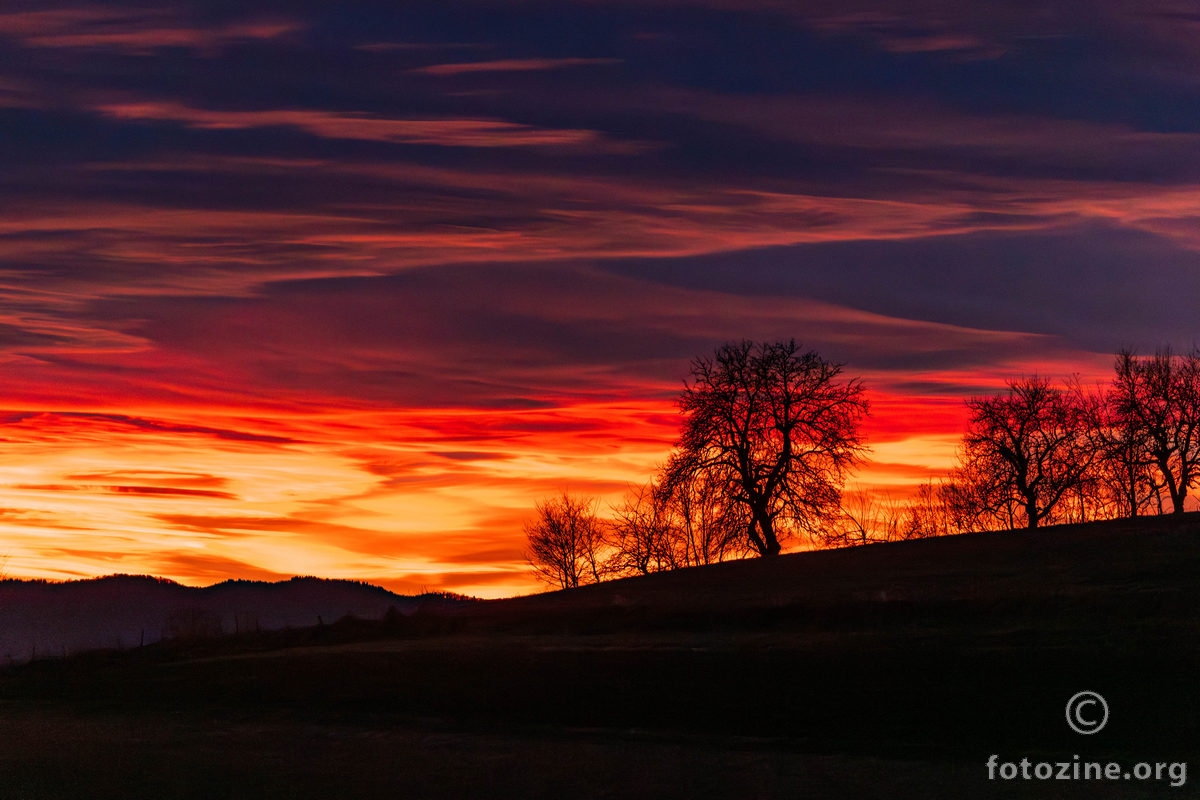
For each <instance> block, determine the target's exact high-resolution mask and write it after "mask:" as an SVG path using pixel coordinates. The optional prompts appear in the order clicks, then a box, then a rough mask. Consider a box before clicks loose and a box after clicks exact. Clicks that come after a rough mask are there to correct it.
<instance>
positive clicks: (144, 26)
mask: <svg viewBox="0 0 1200 800" xmlns="http://www.w3.org/2000/svg"><path fill="white" fill-rule="evenodd" d="M302 28H303V25H301V24H300V23H297V22H295V21H290V20H281V19H274V20H272V19H257V20H239V21H231V22H228V23H224V24H216V25H212V24H203V23H198V22H193V21H191V20H189V19H188V18H187V16H186V15H184V14H181V13H179V11H178V10H171V9H169V8H164V9H157V10H152V9H146V8H136V7H128V8H121V7H109V8H104V7H101V6H91V7H88V6H77V7H75V8H66V9H45V10H36V11H15V12H8V13H4V12H0V36H9V37H12V38H14V39H17V40H18V41H19V42H21V44H23V45H25V46H26V47H36V48H67V49H90V50H107V51H114V50H115V51H123V52H132V53H148V52H152V51H154V50H156V49H162V48H188V49H192V50H197V51H202V52H203V51H213V50H214V49H216V48H221V47H224V46H227V45H231V44H237V43H239V42H247V41H264V40H271V39H277V38H279V37H282V36H286V35H288V34H291V33H295V32H297V31H299V30H301V29H302Z"/></svg>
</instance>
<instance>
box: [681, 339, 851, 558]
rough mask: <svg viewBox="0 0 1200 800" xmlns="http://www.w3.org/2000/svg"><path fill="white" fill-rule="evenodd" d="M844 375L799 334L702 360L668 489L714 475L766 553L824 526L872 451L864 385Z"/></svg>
mask: <svg viewBox="0 0 1200 800" xmlns="http://www.w3.org/2000/svg"><path fill="white" fill-rule="evenodd" d="M841 371H842V365H841V364H837V363H834V362H831V361H826V360H825V359H823V358H821V356H819V355H818V354H817V353H815V352H812V351H809V352H801V351H800V349H799V346H798V345H797V344H796V342H795V341H794V340H793V341H789V342H774V343H765V342H764V343H762V344H755V343H753V342H749V341H744V342H741V343H740V344H727V345H725V346H723V347H721V348H720V349H718V350H717V351H716V353H715V355H714V356H713V357H712V358H698V359H696V360H695V361H694V362H692V369H691V382H690V383H688V384H687V385H686V386H685V389H684V392H683V395H682V396H681V397H680V400H679V406H680V411H681V412H682V414H683V416H684V422H683V431H682V434H681V436H680V439H679V442H678V444H677V449H676V452H675V453H674V454H673V455H672V457H671V460H670V462H669V463H668V465H667V467H666V470H665V473H664V475H665V481H664V485H665V487H666V488H667V490H668V491H674V489H675V487H676V486H678V485H680V484H681V483H682V482H683V481H686V480H692V479H694V477H695V476H697V475H704V476H706V478H707V479H708V480H710V481H711V483H712V486H713V487H714V488H715V489H717V490H719V491H720V492H721V493H722V494H723V495H724V496H725V497H726V498H727V499H729V500H730V501H732V502H734V503H737V504H740V505H742V506H743V507H744V509H745V511H746V514H745V517H746V519H747V523H746V530H745V533H746V536H747V538H748V540H749V542H750V544H751V545H752V546H753V548H754V550H755V551H757V552H758V553H759V554H760V555H764V556H766V555H775V554H778V553H779V552H780V550H781V545H780V541H779V540H780V536H781V534H784V533H786V532H787V531H788V530H789V529H796V530H801V531H805V532H808V533H813V532H816V531H817V530H819V529H820V527H821V525H822V524H823V523H824V522H826V521H827V520H829V519H831V518H833V517H834V516H836V515H837V513H838V511H839V508H840V501H841V488H842V485H843V484H844V483H845V477H846V474H847V472H848V471H849V470H850V469H851V468H853V467H854V466H856V465H857V464H858V463H859V461H860V460H861V456H862V452H863V451H864V450H865V446H864V444H863V440H862V435H861V432H860V423H861V421H862V419H863V417H864V416H865V415H866V413H867V400H866V398H865V397H864V393H863V387H862V382H861V381H859V380H858V379H851V380H846V381H842V380H839V376H840V375H841ZM780 523H782V526H781V524H780Z"/></svg>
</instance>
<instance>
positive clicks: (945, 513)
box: [900, 480, 959, 539]
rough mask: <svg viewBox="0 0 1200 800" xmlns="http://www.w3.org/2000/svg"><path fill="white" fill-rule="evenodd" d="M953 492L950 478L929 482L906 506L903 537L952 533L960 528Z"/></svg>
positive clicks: (912, 537)
mask: <svg viewBox="0 0 1200 800" xmlns="http://www.w3.org/2000/svg"><path fill="white" fill-rule="evenodd" d="M950 495H951V491H950V490H949V488H948V487H947V484H946V481H939V482H938V483H936V484H935V483H934V482H933V481H932V480H929V481H925V482H924V483H922V484H921V485H920V486H918V487H917V493H916V495H915V496H913V497H912V498H911V499H910V500H909V501H908V503H907V504H906V505H905V507H904V513H903V515H902V516H901V518H900V537H901V538H902V539H923V538H926V537H929V536H948V535H949V534H951V533H957V532H958V531H959V528H958V526H957V524H956V522H955V519H954V512H953V509H952V501H951V499H950Z"/></svg>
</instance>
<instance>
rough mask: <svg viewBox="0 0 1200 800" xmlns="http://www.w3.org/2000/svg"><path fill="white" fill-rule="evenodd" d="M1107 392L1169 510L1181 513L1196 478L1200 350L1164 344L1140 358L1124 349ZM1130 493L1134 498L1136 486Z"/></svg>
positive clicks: (1118, 421)
mask: <svg viewBox="0 0 1200 800" xmlns="http://www.w3.org/2000/svg"><path fill="white" fill-rule="evenodd" d="M1108 397H1109V403H1110V405H1111V407H1112V413H1113V417H1114V421H1115V423H1116V424H1117V425H1119V426H1121V427H1122V428H1124V429H1126V430H1127V431H1128V435H1129V436H1130V437H1133V438H1135V439H1136V440H1137V441H1138V442H1140V445H1141V447H1142V448H1143V450H1142V452H1143V455H1144V457H1145V458H1146V459H1147V460H1148V461H1150V462H1152V463H1153V465H1154V467H1155V468H1156V469H1157V471H1158V474H1159V478H1160V479H1161V484H1162V486H1164V487H1165V488H1166V490H1167V495H1168V496H1169V497H1170V499H1171V505H1172V510H1173V511H1174V512H1175V513H1176V514H1182V513H1183V510H1184V505H1185V504H1186V502H1187V496H1188V490H1189V489H1191V488H1192V487H1193V486H1195V485H1196V482H1197V480H1200V351H1197V350H1193V351H1192V352H1191V353H1188V354H1187V355H1177V354H1175V353H1172V352H1171V350H1170V349H1169V348H1168V349H1165V350H1160V351H1158V352H1157V353H1155V354H1154V355H1153V356H1149V357H1145V358H1139V357H1138V356H1136V355H1134V353H1133V352H1132V351H1130V350H1123V351H1121V352H1120V353H1119V354H1118V355H1117V363H1116V377H1115V378H1114V380H1113V385H1112V388H1111V390H1110V392H1109V395H1108ZM1135 478H1136V476H1135ZM1130 493H1131V494H1132V495H1133V497H1134V500H1136V499H1137V495H1138V491H1137V488H1136V486H1131V487H1130Z"/></svg>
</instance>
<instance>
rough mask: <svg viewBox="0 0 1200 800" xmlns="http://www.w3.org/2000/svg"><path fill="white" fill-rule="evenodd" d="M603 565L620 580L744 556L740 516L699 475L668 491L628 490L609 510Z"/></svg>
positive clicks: (655, 487) (656, 486)
mask: <svg viewBox="0 0 1200 800" xmlns="http://www.w3.org/2000/svg"><path fill="white" fill-rule="evenodd" d="M613 514H614V515H615V516H614V519H613V521H612V525H611V526H610V527H609V533H610V536H609V541H610V544H611V545H612V547H613V550H614V551H615V552H614V553H613V555H612V557H611V558H610V559H609V561H608V562H606V564H607V565H608V566H609V567H610V568H611V571H612V572H615V573H617V574H624V575H633V574H641V575H645V574H649V573H651V572H661V571H663V570H668V569H679V568H680V567H693V566H698V565H701V564H715V563H717V562H718V561H724V560H725V559H727V558H738V557H742V556H745V555H746V554H747V553H748V547H747V544H746V541H745V535H744V534H745V531H746V518H745V514H744V512H742V510H741V509H740V508H739V507H737V506H736V505H735V504H732V503H730V502H729V501H728V499H726V498H725V497H724V495H722V494H721V493H720V492H719V491H713V489H712V487H711V486H709V485H708V482H707V480H706V477H705V476H704V475H702V474H698V475H695V476H692V477H691V478H690V479H687V480H682V481H680V482H679V483H677V484H676V485H675V486H674V487H673V489H672V490H671V491H667V490H666V489H665V488H664V487H663V485H662V483H660V482H651V483H649V484H646V485H643V486H639V487H637V488H634V489H631V490H630V491H629V493H627V494H626V495H625V498H624V500H623V501H622V503H621V504H620V505H619V506H616V507H614V508H613Z"/></svg>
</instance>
